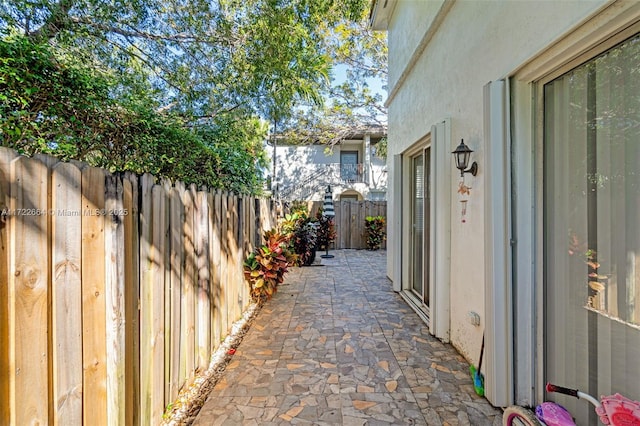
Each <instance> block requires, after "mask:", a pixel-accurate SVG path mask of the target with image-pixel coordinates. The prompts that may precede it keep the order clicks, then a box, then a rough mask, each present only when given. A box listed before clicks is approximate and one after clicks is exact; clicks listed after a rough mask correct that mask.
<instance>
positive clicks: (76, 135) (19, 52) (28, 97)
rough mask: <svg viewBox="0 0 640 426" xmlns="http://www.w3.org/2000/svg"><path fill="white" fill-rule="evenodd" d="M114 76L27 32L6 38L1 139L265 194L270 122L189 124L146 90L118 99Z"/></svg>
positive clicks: (0, 60)
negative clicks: (70, 59) (68, 56)
mask: <svg viewBox="0 0 640 426" xmlns="http://www.w3.org/2000/svg"><path fill="white" fill-rule="evenodd" d="M114 85H115V83H114V78H113V77H112V76H110V75H108V74H105V73H100V72H98V71H97V70H95V69H93V68H89V67H86V66H82V65H80V64H77V63H74V62H67V61H64V60H63V59H59V58H57V57H56V56H55V55H54V53H53V49H52V48H51V47H49V46H47V45H43V44H34V43H33V42H31V41H29V40H28V39H26V38H24V37H20V36H15V37H9V38H6V39H5V40H0V101H2V102H1V103H0V143H1V144H2V145H3V146H8V147H11V148H14V149H16V150H18V151H19V152H20V153H22V154H26V155H32V154H35V153H38V152H44V153H48V154H51V155H54V156H57V157H59V158H61V159H63V160H69V159H76V160H81V161H85V162H87V163H89V164H90V165H93V166H97V167H103V168H106V169H109V170H112V171H126V170H128V171H132V172H135V173H145V172H149V173H152V174H155V175H156V176H159V177H166V178H169V179H172V180H182V181H183V182H185V183H187V184H189V183H196V184H198V185H207V186H209V187H213V188H225V189H227V190H231V191H234V192H237V193H259V192H260V191H261V189H262V186H263V178H262V175H261V169H263V168H264V167H265V166H266V162H267V158H266V153H265V151H264V149H263V147H262V140H263V139H264V137H265V135H266V132H267V127H266V125H265V124H264V123H263V122H261V121H260V120H258V119H255V118H251V117H245V116H242V115H240V114H239V113H237V112H236V113H229V114H224V115H220V116H217V117H215V118H214V119H209V120H206V121H201V122H199V123H197V124H196V125H189V124H188V123H187V122H185V120H184V118H182V117H181V116H180V115H178V114H176V113H170V112H168V111H157V110H156V109H154V107H156V106H157V104H156V103H155V102H154V100H153V99H152V98H150V96H148V94H145V93H146V92H144V91H143V90H140V91H139V92H138V94H137V96H136V97H135V98H131V97H130V96H126V97H125V96H122V97H117V93H114V90H113V88H114Z"/></svg>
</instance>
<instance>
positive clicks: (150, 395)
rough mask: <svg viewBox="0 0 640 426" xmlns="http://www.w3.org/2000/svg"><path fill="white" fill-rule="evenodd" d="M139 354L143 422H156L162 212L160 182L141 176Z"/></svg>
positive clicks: (160, 402)
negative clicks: (157, 183)
mask: <svg viewBox="0 0 640 426" xmlns="http://www.w3.org/2000/svg"><path fill="white" fill-rule="evenodd" d="M141 186H142V188H141V191H142V209H141V211H140V245H141V253H140V262H141V268H140V275H141V276H140V358H141V368H140V370H141V378H140V394H141V407H140V411H141V417H140V420H141V422H142V423H143V424H159V423H160V422H161V420H162V412H163V410H164V380H163V379H164V298H163V293H164V264H163V263H164V235H163V230H164V227H165V223H164V213H165V200H164V197H163V189H162V186H161V185H154V184H153V177H152V176H151V175H144V176H142V178H141Z"/></svg>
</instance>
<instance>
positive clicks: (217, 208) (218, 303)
mask: <svg viewBox="0 0 640 426" xmlns="http://www.w3.org/2000/svg"><path fill="white" fill-rule="evenodd" d="M211 197H212V202H213V204H212V209H211V212H212V224H213V227H212V232H211V295H212V296H211V297H212V299H211V300H212V305H213V306H212V307H211V310H212V335H213V337H212V339H213V346H214V347H217V346H218V345H219V344H220V342H221V340H222V332H223V330H222V301H223V299H222V283H221V280H222V278H221V277H222V276H221V268H222V263H221V262H222V260H221V258H222V248H221V242H220V239H221V236H220V231H221V226H222V224H221V221H222V218H221V212H222V200H221V198H222V197H221V195H220V191H219V190H218V191H216V193H215V194H212V195H211Z"/></svg>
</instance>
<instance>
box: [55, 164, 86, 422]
mask: <svg viewBox="0 0 640 426" xmlns="http://www.w3.org/2000/svg"><path fill="white" fill-rule="evenodd" d="M81 185H82V174H81V172H80V170H79V169H78V168H77V167H76V166H74V165H72V164H69V163H58V164H56V165H55V166H54V168H53V172H52V174H51V188H52V204H51V210H52V214H51V215H50V216H51V218H50V219H51V236H52V237H51V238H52V241H53V247H52V249H53V252H52V277H53V283H52V286H51V302H52V303H51V309H52V313H51V321H52V324H51V339H52V342H53V345H52V362H51V366H52V370H53V371H52V374H53V386H52V392H53V395H52V401H53V404H52V408H53V423H54V424H60V425H64V424H82V322H81V321H78V319H79V318H82V276H81V275H80V274H81V269H80V266H81V264H80V262H81V250H82V246H81V243H82V216H81V213H82V195H81V192H80V189H81Z"/></svg>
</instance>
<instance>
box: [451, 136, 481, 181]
mask: <svg viewBox="0 0 640 426" xmlns="http://www.w3.org/2000/svg"><path fill="white" fill-rule="evenodd" d="M472 152H473V151H472V150H471V149H470V148H469V147H468V146H467V145H465V144H464V139H461V140H460V145H458V147H457V148H456V150H455V151H453V152H452V154H453V155H454V157H455V159H456V167H457V168H458V170H460V176H461V177H464V174H465V173H471V175H473V176H475V175H476V174H477V173H478V163H476V162H475V161H474V162H473V163H472V164H471V167H469V168H468V169H467V166H468V165H469V159H470V158H471V153H472Z"/></svg>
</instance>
